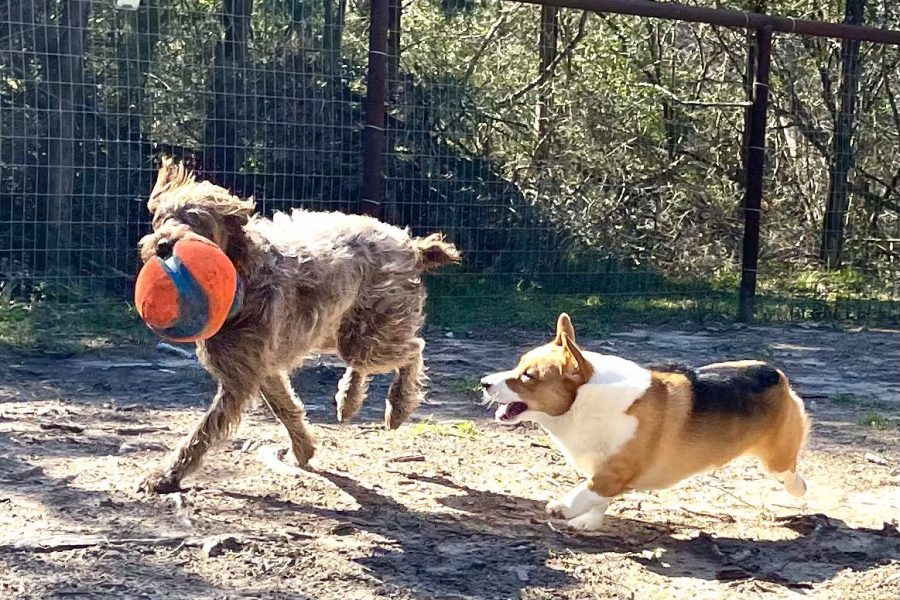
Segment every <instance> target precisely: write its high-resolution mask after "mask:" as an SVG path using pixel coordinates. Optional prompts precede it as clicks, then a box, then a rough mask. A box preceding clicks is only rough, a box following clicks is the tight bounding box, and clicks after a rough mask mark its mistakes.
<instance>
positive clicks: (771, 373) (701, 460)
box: [481, 313, 809, 530]
mask: <svg viewBox="0 0 900 600" xmlns="http://www.w3.org/2000/svg"><path fill="white" fill-rule="evenodd" d="M481 386H482V389H483V390H484V395H485V398H486V399H487V400H489V401H491V402H495V403H497V404H499V405H500V406H499V407H498V408H497V412H496V419H497V421H499V422H500V423H506V424H513V423H519V422H522V421H532V422H535V423H537V424H539V425H540V426H541V427H543V428H544V430H545V431H546V432H547V434H548V435H549V436H550V438H551V439H552V440H553V442H554V444H555V445H556V446H557V447H558V448H559V450H560V451H561V452H562V453H563V454H564V455H565V457H566V459H567V460H568V462H569V463H570V464H571V465H572V466H573V467H575V469H577V470H578V472H579V473H580V474H581V475H583V476H584V477H585V478H586V479H585V481H584V482H583V483H582V484H580V485H578V486H577V487H576V488H575V489H573V490H572V491H571V492H570V493H569V494H567V495H566V496H565V497H563V498H562V499H560V500H557V501H553V502H550V503H549V504H548V505H547V512H548V513H550V514H551V515H557V516H562V517H564V518H565V519H567V520H568V525H569V526H570V527H572V528H574V529H580V530H593V529H597V528H599V527H600V525H601V524H602V523H603V515H604V513H605V512H606V509H607V507H608V506H609V502H610V500H611V499H612V498H615V497H616V496H618V495H620V494H622V493H624V492H626V491H629V490H652V489H660V488H665V487H669V486H671V485H673V484H675V483H677V482H678V481H681V480H682V479H685V478H687V477H689V476H691V475H694V474H696V473H699V472H702V471H707V470H710V469H714V468H717V467H720V466H722V465H724V464H726V463H728V462H729V461H731V460H733V459H735V458H737V457H739V456H743V455H752V456H755V457H757V458H758V459H759V460H760V461H761V462H762V464H763V466H764V467H765V468H766V469H767V470H768V471H769V472H770V473H772V475H773V476H774V477H775V478H776V479H778V480H779V481H780V482H781V483H782V484H783V485H784V487H785V489H787V491H788V492H790V493H791V494H793V495H794V496H802V495H803V494H804V493H805V492H806V483H805V482H804V481H803V479H802V478H801V477H800V475H799V474H798V472H797V455H798V453H799V452H800V450H801V449H802V448H803V446H804V444H805V442H806V436H807V432H808V431H809V421H808V419H807V416H806V411H805V410H804V408H803V401H802V400H801V399H800V397H799V396H797V394H795V393H794V392H793V390H791V387H790V384H789V383H788V380H787V378H786V377H785V376H784V374H783V373H782V372H781V371H779V370H778V369H775V368H774V367H771V366H769V365H767V364H766V363H762V362H757V361H739V362H724V363H717V364H712V365H707V366H705V367H700V368H698V369H686V368H680V367H642V366H640V365H638V364H636V363H633V362H631V361H630V360H626V359H624V358H619V357H616V356H608V355H603V354H597V353H595V352H586V351H583V350H581V349H580V348H579V347H578V345H577V344H576V343H575V330H574V328H573V327H572V321H571V320H570V319H569V316H568V315H566V314H565V313H563V314H561V315H560V316H559V321H558V322H557V325H556V338H555V339H554V340H553V341H552V342H550V343H548V344H545V345H543V346H540V347H538V348H536V349H534V350H531V351H530V352H528V353H526V354H525V355H524V356H522V358H521V359H520V360H519V364H518V365H517V366H516V368H514V369H512V370H510V371H504V372H502V373H494V374H492V375H488V376H486V377H484V378H483V379H482V380H481Z"/></svg>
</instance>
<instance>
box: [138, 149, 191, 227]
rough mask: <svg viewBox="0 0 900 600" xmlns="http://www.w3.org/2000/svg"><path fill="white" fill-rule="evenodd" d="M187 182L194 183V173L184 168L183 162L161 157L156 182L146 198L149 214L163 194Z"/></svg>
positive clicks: (152, 211) (156, 206) (153, 211)
mask: <svg viewBox="0 0 900 600" xmlns="http://www.w3.org/2000/svg"><path fill="white" fill-rule="evenodd" d="M189 183H194V174H193V173H191V172H190V171H188V170H187V169H185V168H184V164H182V163H178V164H175V160H174V159H173V158H172V157H171V156H164V157H162V164H161V165H160V167H159V172H158V173H157V174H156V183H155V184H154V185H153V189H152V190H150V198H149V199H148V200H147V210H149V211H150V213H151V214H152V213H155V212H156V209H157V208H159V200H160V197H161V196H162V195H163V194H165V193H166V192H169V191H171V190H173V189H174V188H176V187H180V186H183V185H187V184H189Z"/></svg>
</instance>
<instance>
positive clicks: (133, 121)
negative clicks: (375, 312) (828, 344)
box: [0, 0, 900, 322]
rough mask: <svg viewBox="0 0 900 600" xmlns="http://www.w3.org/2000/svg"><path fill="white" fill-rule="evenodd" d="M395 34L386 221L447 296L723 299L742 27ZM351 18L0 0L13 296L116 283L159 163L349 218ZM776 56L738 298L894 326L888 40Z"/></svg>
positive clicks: (361, 118) (99, 292)
mask: <svg viewBox="0 0 900 600" xmlns="http://www.w3.org/2000/svg"><path fill="white" fill-rule="evenodd" d="M854 1H855V0H851V4H853V2H854ZM806 4H808V5H809V6H804V3H803V2H799V3H793V4H792V6H791V7H790V8H791V10H794V11H795V12H796V13H797V14H795V15H793V16H813V17H818V18H827V19H830V20H837V21H839V20H849V19H851V18H855V17H854V15H853V14H852V11H851V10H850V9H851V8H853V6H851V7H849V8H848V9H847V11H846V14H844V11H843V10H842V11H841V12H840V13H838V14H830V13H827V11H825V10H824V9H821V8H820V7H818V3H815V2H811V1H810V2H808V3H806ZM854 6H855V5H854ZM740 8H746V7H743V6H741V7H740ZM773 10H774V8H773ZM785 10H787V8H786V9H785ZM865 19H868V21H867V22H869V23H870V24H875V25H878V26H880V27H894V28H898V27H900V11H897V10H896V9H895V8H893V6H892V2H890V1H888V0H883V1H881V2H869V8H868V11H867V12H866V15H865ZM872 19H874V20H875V22H872ZM389 23H390V25H389V27H390V31H389V33H388V54H389V56H388V61H387V117H386V123H385V127H386V133H385V138H384V148H383V158H384V160H383V168H384V175H385V186H384V192H385V193H384V198H383V204H382V205H381V211H382V216H383V218H385V219H386V220H388V221H390V222H392V223H395V224H398V225H404V226H410V227H411V228H412V230H413V231H414V232H415V233H427V232H431V231H438V230H439V231H444V232H445V233H446V234H447V235H448V236H449V237H451V238H452V239H453V240H454V242H456V243H457V245H458V246H459V247H460V248H461V250H462V251H463V252H464V254H465V257H466V259H465V262H464V263H463V264H462V265H461V266H459V267H458V268H456V269H455V270H454V269H451V270H447V271H445V272H441V273H437V274H435V275H434V276H433V277H432V279H431V280H430V283H429V285H430V287H431V290H430V292H431V296H432V298H435V299H436V300H438V301H439V302H440V307H441V310H442V311H443V312H448V313H453V312H454V311H456V312H459V313H460V314H463V313H465V314H469V315H472V314H475V313H478V314H480V315H481V316H482V317H484V319H487V320H488V321H490V320H491V319H495V320H496V321H497V322H500V321H502V320H504V318H503V316H504V315H506V316H507V317H508V316H509V315H510V314H521V313H523V312H526V311H528V310H532V309H534V310H536V311H540V312H541V315H542V317H543V318H544V319H546V318H550V317H548V316H547V314H546V313H547V312H548V311H550V310H551V308H554V307H557V306H558V307H565V308H567V309H569V310H572V309H573V308H574V309H581V310H585V311H595V312H596V314H598V315H600V314H614V315H617V316H619V315H631V316H633V317H634V318H638V319H640V318H645V317H647V316H648V315H679V314H683V313H687V314H690V315H705V314H725V315H733V314H734V312H735V310H736V304H737V286H738V279H739V277H740V252H741V236H742V232H743V221H742V218H743V215H742V210H741V198H742V195H743V189H744V186H745V183H746V181H745V173H744V153H745V140H744V131H745V123H746V119H747V109H748V103H749V99H750V96H751V94H752V89H753V88H752V69H751V68H750V66H749V65H751V64H752V60H751V59H752V54H753V52H754V48H753V41H752V40H753V38H752V35H748V34H747V32H745V31H743V30H734V29H728V28H723V27H715V26H709V25H698V24H688V23H682V22H672V21H658V20H653V19H645V18H637V17H623V16H610V15H603V14H596V13H590V12H584V11H575V10H564V9H555V8H550V7H540V6H531V5H524V4H519V3H515V2H474V1H469V0H441V1H437V0H411V1H410V2H407V3H400V2H399V1H398V2H395V1H394V0H391V2H390V4H389ZM368 35H369V6H368V4H367V3H364V2H348V1H347V0H325V1H322V2H315V3H308V2H303V1H301V0H256V1H255V2H254V1H253V0H221V1H215V2H214V1H199V0H198V1H193V0H190V1H189V0H143V2H142V3H141V7H140V8H139V9H138V10H136V11H125V10H121V9H118V8H116V6H115V3H114V2H111V1H107V0H103V1H99V0H22V1H19V2H12V1H8V2H4V3H2V4H0V168H2V173H0V285H2V286H3V288H2V296H3V298H4V301H5V302H11V301H26V300H29V299H30V300H31V301H43V302H49V303H56V304H70V303H85V302H87V303H91V302H98V301H102V300H105V299H116V300H120V301H121V299H127V298H128V294H129V289H130V285H131V282H132V279H133V277H134V274H135V272H136V269H137V266H138V265H137V258H136V252H135V250H134V248H135V246H136V242H137V240H138V238H139V237H140V236H141V235H142V234H143V233H145V232H146V231H147V229H148V227H149V223H148V222H149V215H147V213H146V210H145V208H144V204H143V202H144V200H145V198H146V195H147V193H148V191H149V189H150V187H151V184H152V181H153V177H154V168H155V164H156V161H157V160H158V159H159V157H160V156H162V155H174V156H176V157H177V158H179V159H181V160H184V161H186V162H188V163H189V164H190V165H191V166H193V167H194V168H195V169H196V170H197V171H198V172H199V174H200V175H201V176H202V177H205V178H209V179H211V180H212V181H214V182H216V183H218V184H221V185H223V186H226V187H228V188H229V189H232V190H233V191H234V192H235V193H237V194H240V195H243V196H249V195H251V194H252V195H254V196H255V197H256V198H257V201H258V205H259V209H260V210H261V212H263V213H270V212H271V211H272V210H284V209H288V208H290V207H294V206H297V207H306V208H313V209H329V210H343V211H357V210H359V209H360V207H361V199H362V196H363V189H362V184H363V182H362V166H363V154H362V148H363V142H362V140H363V124H364V122H365V98H366V66H367V56H368V54H367V52H368V51H367V48H368ZM772 60H773V68H772V85H771V91H770V105H769V123H768V125H769V136H768V161H767V169H766V181H765V195H764V202H763V207H762V210H763V218H762V240H761V250H760V262H759V300H758V303H757V307H758V310H757V314H758V316H760V317H761V318H769V319H829V320H830V319H834V320H843V319H862V320H869V321H891V320H894V321H896V320H898V319H900V109H898V106H900V97H898V94H900V83H898V82H897V77H896V75H897V73H898V72H900V50H898V48H897V47H896V46H889V45H876V44H860V43H855V42H847V41H844V42H842V41H841V40H828V39H811V38H803V37H799V36H792V35H777V36H776V37H775V43H774V49H773V58H772Z"/></svg>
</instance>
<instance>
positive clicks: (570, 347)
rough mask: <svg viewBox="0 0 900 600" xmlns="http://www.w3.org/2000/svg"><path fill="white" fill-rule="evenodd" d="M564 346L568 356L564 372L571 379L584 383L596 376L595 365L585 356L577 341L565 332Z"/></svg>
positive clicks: (563, 337) (579, 383) (563, 336)
mask: <svg viewBox="0 0 900 600" xmlns="http://www.w3.org/2000/svg"><path fill="white" fill-rule="evenodd" d="M562 347H563V352H564V353H565V356H566V364H565V367H564V368H563V373H564V374H565V376H566V377H568V378H569V379H572V380H573V381H575V382H577V383H578V385H582V384H585V383H587V382H588V381H590V379H591V377H593V376H594V367H593V366H591V363H590V362H588V360H587V359H586V358H585V357H584V354H583V353H582V352H581V348H579V347H578V344H576V343H575V340H573V339H571V338H569V336H568V335H567V334H565V333H563V334H562Z"/></svg>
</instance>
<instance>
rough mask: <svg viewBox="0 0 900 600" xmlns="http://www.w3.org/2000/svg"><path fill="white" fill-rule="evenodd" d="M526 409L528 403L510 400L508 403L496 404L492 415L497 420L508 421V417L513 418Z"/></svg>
mask: <svg viewBox="0 0 900 600" xmlns="http://www.w3.org/2000/svg"><path fill="white" fill-rule="evenodd" d="M526 410H528V405H527V404H525V403H524V402H510V403H509V404H501V405H500V406H498V407H497V412H496V414H495V415H494V416H495V417H496V418H497V420H498V421H509V420H510V419H515V418H516V417H518V416H519V415H521V414H522V413H523V412H525V411H526Z"/></svg>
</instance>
